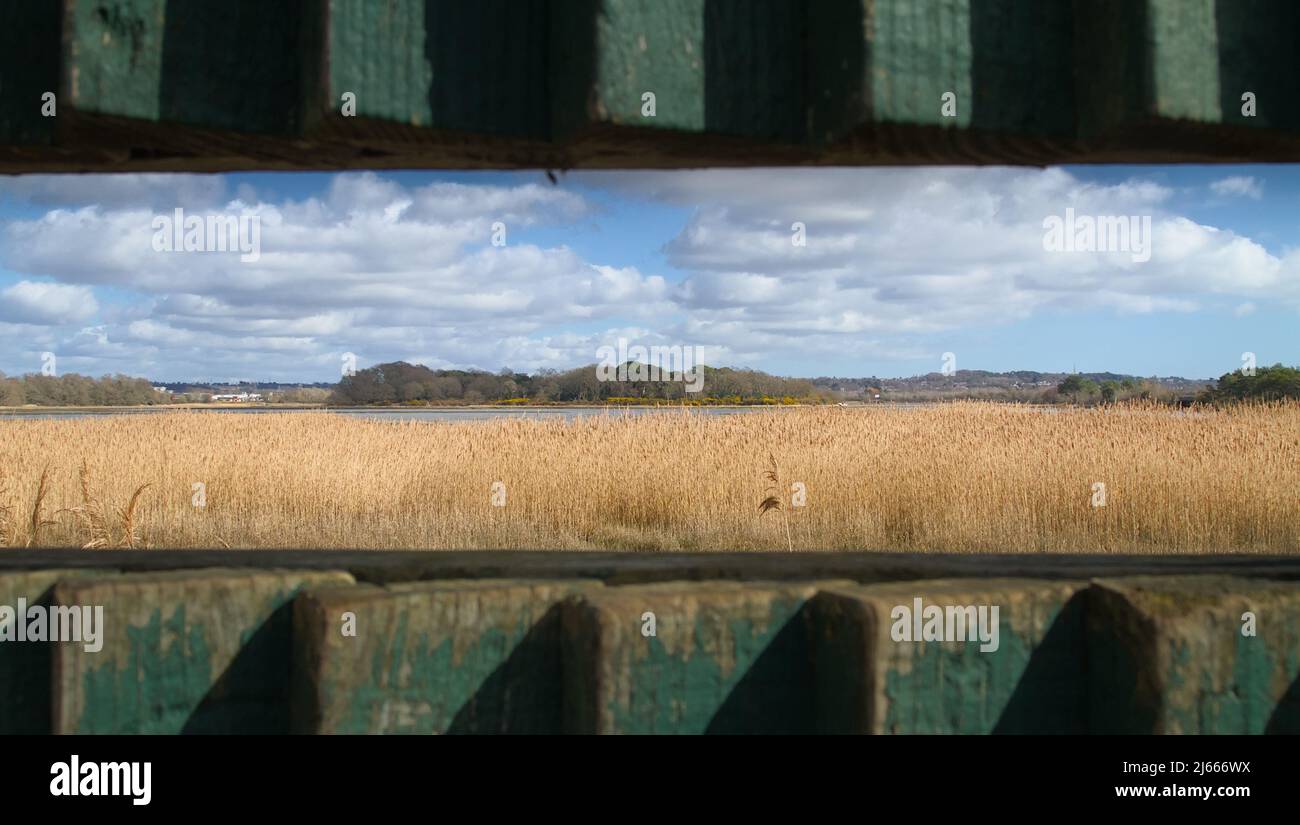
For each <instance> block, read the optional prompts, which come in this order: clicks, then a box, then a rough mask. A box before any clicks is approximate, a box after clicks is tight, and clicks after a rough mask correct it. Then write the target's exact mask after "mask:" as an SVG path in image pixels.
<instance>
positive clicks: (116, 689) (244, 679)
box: [53, 570, 351, 733]
mask: <svg viewBox="0 0 1300 825" xmlns="http://www.w3.org/2000/svg"><path fill="white" fill-rule="evenodd" d="M328 582H334V583H347V582H351V577H350V576H348V575H347V574H345V573H333V572H323V573H316V572H303V573H289V572H284V573H281V572H276V571H266V572H246V571H221V570H203V571H192V572H191V571H185V572H176V573H156V574H129V575H123V576H118V577H113V578H111V579H102V580H98V579H69V580H65V581H61V582H60V583H59V584H58V585H57V586H56V588H55V591H54V599H55V602H56V603H58V604H81V605H102V606H103V607H104V625H105V626H104V628H103V630H102V632H103V634H104V643H103V648H102V649H101V650H99V651H98V652H89V651H86V650H85V649H84V646H82V645H76V644H64V645H60V646H59V647H58V648H57V650H56V652H55V697H54V706H53V712H54V719H55V731H56V732H59V733H238V732H258V733H274V732H285V731H287V730H288V727H289V706H288V702H289V686H290V651H291V638H292V625H291V616H290V613H289V611H288V609H287V608H288V605H289V603H290V602H291V600H292V599H293V598H294V595H295V594H296V593H297V591H298V589H299V588H300V587H302V586H304V585H307V584H311V583H319V584H324V583H328Z"/></svg>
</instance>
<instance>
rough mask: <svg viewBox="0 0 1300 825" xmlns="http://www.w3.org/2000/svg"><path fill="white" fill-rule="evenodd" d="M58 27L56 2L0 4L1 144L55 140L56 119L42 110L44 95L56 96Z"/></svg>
mask: <svg viewBox="0 0 1300 825" xmlns="http://www.w3.org/2000/svg"><path fill="white" fill-rule="evenodd" d="M60 25H61V18H60V12H59V5H58V3H56V2H50V1H49V0H42V2H28V3H0V141H5V142H9V143H19V144H23V143H29V144H30V143H49V142H50V141H51V140H52V139H53V137H54V134H55V126H56V124H57V119H56V118H57V115H56V117H45V116H43V115H42V113H41V108H42V105H43V98H42V95H44V94H45V93H47V92H53V93H55V94H56V95H57V94H58V92H59V49H60V38H61V28H60ZM56 111H57V110H56Z"/></svg>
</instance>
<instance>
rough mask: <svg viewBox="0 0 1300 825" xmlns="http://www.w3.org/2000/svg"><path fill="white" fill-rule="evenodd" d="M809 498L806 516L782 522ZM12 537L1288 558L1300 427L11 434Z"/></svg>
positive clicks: (899, 419)
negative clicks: (1102, 501)
mask: <svg viewBox="0 0 1300 825" xmlns="http://www.w3.org/2000/svg"><path fill="white" fill-rule="evenodd" d="M777 463H779V466H780V475H779V478H780V481H779V482H777V481H775V480H774V478H773V477H774V476H775V474H776V470H775V466H772V465H774V464H777ZM769 473H771V475H769ZM38 479H39V480H38ZM495 481H501V482H504V484H505V485H506V490H507V491H508V495H507V504H506V506H505V507H494V506H492V503H491V488H492V484H493V482H495ZM765 482H766V487H765ZM795 482H802V483H803V485H804V487H805V489H806V491H807V492H806V495H807V501H806V505H805V506H800V507H791V506H790V495H791V490H790V485H791V484H793V483H795ZM1096 482H1101V483H1103V484H1105V485H1106V506H1105V507H1093V506H1090V501H1091V500H1092V493H1093V485H1094V484H1095V483H1096ZM198 483H201V484H203V485H204V488H203V494H204V497H205V498H206V502H205V506H202V507H198V506H195V502H196V501H198V500H199V499H198V496H197V493H196V492H195V491H196V488H195V486H194V485H195V484H198ZM146 490H148V493H147V494H146V492H145V491H146ZM764 496H767V497H768V498H775V499H776V500H777V501H778V502H780V503H781V505H782V506H781V508H780V509H781V511H782V513H781V515H782V518H781V519H773V518H771V517H763V516H762V515H761V511H760V512H756V511H755V507H754V504H755V502H756V501H760V500H763V501H765V500H766V499H764ZM103 502H112V503H114V504H118V503H120V507H119V508H118V509H117V510H116V511H114V510H113V509H111V508H110V507H109V505H108V504H104V503H103ZM47 507H50V508H53V513H54V518H53V519H46V518H45V517H44V516H43V513H44V512H46V508H47ZM769 509H771V508H770V507H769ZM111 512H116V514H117V517H116V518H113V519H110V518H109V515H108V514H109V513H111ZM28 514H30V515H29V517H27V518H24V516H28ZM778 522H783V523H778ZM0 539H3V542H4V544H6V545H8V546H19V547H21V546H64V547H86V548H99V547H110V546H122V547H139V546H151V547H181V548H186V547H209V548H217V547H259V548H273V547H281V548H283V547H356V548H572V549H601V548H609V549H627V550H652V549H653V550H659V549H662V550H699V549H737V550H758V549H770V550H778V549H779V550H786V549H788V548H790V547H793V548H794V549H796V550H812V549H842V550H946V551H956V552H973V551H985V552H1004V551H1005V552H1022V551H1053V552H1071V551H1080V552H1097V551H1132V552H1152V553H1165V552H1213V551H1246V552H1294V551H1297V550H1300V405H1297V404H1295V403H1290V404H1271V405H1251V406H1241V407H1236V408H1230V409H1222V410H1213V409H1196V410H1191V411H1172V410H1170V409H1168V408H1161V407H1152V406H1118V407H1111V408H1099V409H1087V410H1082V409H1080V410H1075V409H1062V410H1047V411H1044V410H1041V409H1031V408H1022V407H1012V406H999V405H995V404H982V403H957V404H948V405H940V406H933V407H923V408H910V409H898V408H883V407H875V408H802V409H784V410H772V411H763V412H757V413H751V414H740V415H730V416H710V415H705V414H701V413H698V412H682V411H665V412H655V413H646V414H642V415H637V416H624V415H619V414H610V415H601V416H595V417H591V418H584V419H578V420H575V421H571V422H567V423H566V422H561V421H554V420H495V421H489V422H462V423H429V422H419V421H405V422H404V421H396V422H394V421H378V420H367V419H358V418H352V417H346V416H342V415H336V414H331V413H323V412H321V413H283V414H274V415H271V414H266V415H229V414H225V415H223V414H215V413H203V412H168V413H158V414H147V415H131V416H107V417H102V418H95V417H91V418H80V419H64V420H58V419H46V420H8V421H0Z"/></svg>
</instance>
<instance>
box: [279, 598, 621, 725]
mask: <svg viewBox="0 0 1300 825" xmlns="http://www.w3.org/2000/svg"><path fill="white" fill-rule="evenodd" d="M599 587H600V584H599V582H596V581H584V580H575V581H567V582H566V581H561V582H519V581H510V580H495V581H494V580H482V581H455V580H450V581H440V582H421V583H418V584H408V585H392V586H389V587H385V588H380V587H374V586H369V585H359V586H356V587H343V588H328V589H322V590H318V591H311V592H308V593H305V594H304V595H303V598H302V600H301V603H300V604H298V605H296V606H295V622H296V624H297V626H298V627H299V628H300V631H301V632H300V634H299V635H298V636H297V637H296V641H295V644H296V646H297V647H298V648H299V649H298V650H297V653H296V656H295V659H296V661H298V662H300V663H301V665H300V666H299V669H298V672H297V673H296V674H295V679H296V680H297V682H298V688H297V690H296V691H295V695H296V696H298V697H299V705H300V707H295V714H296V716H295V719H294V722H293V727H294V729H295V730H297V731H300V732H318V733H554V732H558V731H559V730H560V729H561V727H562V716H561V714H562V708H563V697H562V685H561V681H560V672H561V668H560V641H559V614H558V610H557V605H558V603H559V602H560V601H561V600H563V599H564V598H566V597H567V596H569V595H570V594H573V593H578V592H584V591H587V590H591V589H593V588H599ZM344 612H349V613H352V614H354V615H355V616H356V622H357V631H358V632H357V635H356V636H355V637H352V636H343V635H342V633H341V632H340V627H341V625H340V617H341V615H342V614H343V613H344Z"/></svg>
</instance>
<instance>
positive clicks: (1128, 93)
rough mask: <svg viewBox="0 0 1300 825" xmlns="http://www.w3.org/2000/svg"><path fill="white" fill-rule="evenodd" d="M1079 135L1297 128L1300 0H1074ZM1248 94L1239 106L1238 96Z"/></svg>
mask: <svg viewBox="0 0 1300 825" xmlns="http://www.w3.org/2000/svg"><path fill="white" fill-rule="evenodd" d="M1076 25H1077V27H1078V54H1079V61H1078V62H1079V66H1078V78H1079V85H1078V93H1079V119H1080V130H1081V136H1082V137H1084V138H1094V137H1096V136H1098V135H1111V136H1114V137H1115V138H1116V140H1118V141H1124V140H1126V139H1128V140H1131V139H1132V137H1133V133H1132V130H1133V129H1134V128H1136V127H1141V126H1143V125H1150V124H1155V123H1161V122H1167V123H1178V122H1186V123H1190V124H1197V125H1216V124H1223V125H1231V126H1241V127H1250V128H1260V129H1286V130H1296V129H1297V128H1300V113H1298V112H1297V110H1296V106H1295V105H1294V103H1295V101H1296V99H1297V94H1298V93H1300V55H1297V51H1296V49H1295V48H1294V42H1295V35H1296V31H1297V30H1300V7H1298V6H1297V5H1296V4H1295V3H1292V2H1288V0H1239V2H1231V3H1223V2H1215V0H1142V1H1141V2H1128V0H1104V2H1094V3H1081V4H1077V5H1076ZM1246 92H1250V93H1252V94H1254V95H1255V114H1254V116H1246V115H1244V114H1243V111H1242V107H1243V101H1242V95H1243V94H1244V93H1246Z"/></svg>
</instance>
